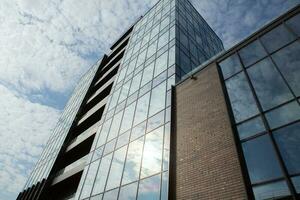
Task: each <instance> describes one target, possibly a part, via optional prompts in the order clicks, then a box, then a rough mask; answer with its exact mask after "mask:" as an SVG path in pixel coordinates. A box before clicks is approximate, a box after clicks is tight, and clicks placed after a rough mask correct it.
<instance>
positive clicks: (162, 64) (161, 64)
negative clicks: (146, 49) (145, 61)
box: [154, 51, 168, 77]
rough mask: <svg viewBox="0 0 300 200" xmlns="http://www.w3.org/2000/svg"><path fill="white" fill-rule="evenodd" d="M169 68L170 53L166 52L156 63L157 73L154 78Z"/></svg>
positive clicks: (155, 72)
mask: <svg viewBox="0 0 300 200" xmlns="http://www.w3.org/2000/svg"><path fill="white" fill-rule="evenodd" d="M167 68H168V51H166V52H165V53H164V54H163V55H161V56H160V57H159V58H157V59H156V61H155V71H154V77H155V76H157V75H158V74H160V73H161V72H163V71H165V70H166V69H167Z"/></svg>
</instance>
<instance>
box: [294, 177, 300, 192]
mask: <svg viewBox="0 0 300 200" xmlns="http://www.w3.org/2000/svg"><path fill="white" fill-rule="evenodd" d="M292 182H293V184H294V187H295V188H296V191H297V193H300V176H296V177H293V178H292Z"/></svg>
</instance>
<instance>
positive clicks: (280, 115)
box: [266, 101, 300, 128]
mask: <svg viewBox="0 0 300 200" xmlns="http://www.w3.org/2000/svg"><path fill="white" fill-rule="evenodd" d="M266 118H267V120H268V122H269V125H270V127H271V128H277V127H279V126H282V125H284V124H287V123H289V122H292V121H296V120H298V119H300V107H299V104H298V103H297V102H296V101H294V102H291V103H288V104H286V105H283V106H281V107H279V108H277V109H275V110H272V111H270V112H267V113H266Z"/></svg>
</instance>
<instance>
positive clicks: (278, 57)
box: [219, 14, 300, 199]
mask: <svg viewBox="0 0 300 200" xmlns="http://www.w3.org/2000/svg"><path fill="white" fill-rule="evenodd" d="M296 21H297V23H296ZM299 55H300V40H299V14H298V15H295V16H293V17H291V18H290V19H288V20H285V21H284V22H283V23H281V24H279V25H278V26H276V27H275V28H273V29H272V30H270V31H268V32H267V33H265V34H264V35H262V36H257V37H256V38H255V40H254V41H252V42H250V43H249V44H247V45H246V46H244V47H243V48H241V49H238V50H237V51H235V52H234V53H233V54H231V55H230V56H228V57H227V58H225V59H224V60H222V61H221V62H219V67H220V69H221V72H222V74H223V79H224V83H225V87H226V89H227V95H228V98H229V102H230V106H231V109H232V113H233V116H234V119H233V120H234V121H235V125H236V129H237V134H238V138H239V139H240V144H241V148H242V154H243V157H244V160H245V162H246V168H247V171H248V174H249V178H250V182H251V185H252V189H253V193H254V196H255V199H272V198H279V197H284V196H290V195H296V193H299V179H300V176H299V175H300V165H299V163H300V160H299V153H300V148H299V144H300V137H299V133H300V102H299V97H300V93H299V88H300V81H299V77H300V68H299V63H300V58H299Z"/></svg>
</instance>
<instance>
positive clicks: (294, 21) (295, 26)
mask: <svg viewBox="0 0 300 200" xmlns="http://www.w3.org/2000/svg"><path fill="white" fill-rule="evenodd" d="M299 22H300V14H297V15H295V16H294V17H292V18H291V19H289V20H288V21H287V22H286V24H287V25H288V26H289V27H291V28H292V30H293V31H294V32H295V33H296V34H297V35H298V36H300V24H299Z"/></svg>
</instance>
